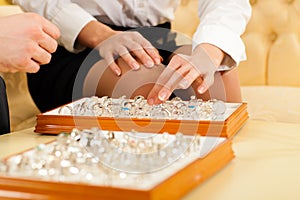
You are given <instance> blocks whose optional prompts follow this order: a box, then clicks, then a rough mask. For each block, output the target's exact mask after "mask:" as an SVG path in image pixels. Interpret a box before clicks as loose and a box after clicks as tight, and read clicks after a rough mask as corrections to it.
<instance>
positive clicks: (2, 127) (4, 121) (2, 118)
mask: <svg viewBox="0 0 300 200" xmlns="http://www.w3.org/2000/svg"><path fill="white" fill-rule="evenodd" d="M9 132H10V124H9V110H8V104H7V96H6V86H5V82H4V80H3V79H2V77H1V76H0V135H1V134H4V133H9Z"/></svg>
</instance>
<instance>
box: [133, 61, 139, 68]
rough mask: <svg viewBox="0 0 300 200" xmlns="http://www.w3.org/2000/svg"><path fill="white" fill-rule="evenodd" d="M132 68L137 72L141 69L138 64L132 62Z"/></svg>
mask: <svg viewBox="0 0 300 200" xmlns="http://www.w3.org/2000/svg"><path fill="white" fill-rule="evenodd" d="M132 67H133V69H135V70H138V69H139V68H140V65H139V64H138V63H137V62H132Z"/></svg>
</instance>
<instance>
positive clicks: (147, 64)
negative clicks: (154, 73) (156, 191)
mask: <svg viewBox="0 0 300 200" xmlns="http://www.w3.org/2000/svg"><path fill="white" fill-rule="evenodd" d="M146 66H147V67H148V68H152V67H153V66H154V62H152V61H150V60H148V61H147V63H146Z"/></svg>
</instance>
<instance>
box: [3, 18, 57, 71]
mask: <svg viewBox="0 0 300 200" xmlns="http://www.w3.org/2000/svg"><path fill="white" fill-rule="evenodd" d="M0 27H1V29H0V52H1V53H0V71H4V72H17V71H23V72H31V73H32V72H37V71H38V70H39V68H40V65H42V64H46V63H49V62H50V59H51V53H53V52H54V51H55V50H56V48H57V41H56V39H57V38H58V37H59V35H60V32H59V29H58V28H57V27H56V26H55V25H53V24H52V23H51V22H49V21H48V20H46V19H45V18H43V17H41V16H39V15H38V14H33V13H23V14H17V15H11V16H7V17H2V18H0Z"/></svg>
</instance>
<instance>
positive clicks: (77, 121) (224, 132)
mask: <svg viewBox="0 0 300 200" xmlns="http://www.w3.org/2000/svg"><path fill="white" fill-rule="evenodd" d="M69 105H71V106H72V103H71V104H69ZM226 106H227V111H226V113H225V115H224V116H223V117H221V118H219V119H216V120H212V121H209V120H199V121H197V120H175V119H145V118H113V117H99V116H73V115H61V114H59V112H58V110H59V109H60V108H57V109H54V110H52V111H49V112H46V113H42V114H39V115H37V125H36V127H35V132H37V133H43V134H58V133H61V132H70V131H71V130H72V129H73V128H74V127H76V128H78V129H84V128H91V127H99V128H100V129H103V130H114V131H131V130H136V131H141V132H155V133H163V132H169V133H171V134H174V133H177V132H183V133H185V134H201V135H203V136H204V135H206V136H221V137H227V138H229V137H231V136H233V135H235V134H236V133H237V132H238V130H239V129H240V128H241V127H242V126H243V125H244V123H245V122H246V120H247V119H248V113H247V104H246V103H226Z"/></svg>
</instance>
